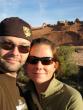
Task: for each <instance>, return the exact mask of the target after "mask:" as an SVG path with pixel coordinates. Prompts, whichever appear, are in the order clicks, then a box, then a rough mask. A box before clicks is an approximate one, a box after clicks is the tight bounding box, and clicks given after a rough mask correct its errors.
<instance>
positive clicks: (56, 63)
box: [55, 61, 59, 70]
mask: <svg viewBox="0 0 83 110" xmlns="http://www.w3.org/2000/svg"><path fill="white" fill-rule="evenodd" d="M58 68H59V62H58V61H56V62H55V69H56V70H57V69H58Z"/></svg>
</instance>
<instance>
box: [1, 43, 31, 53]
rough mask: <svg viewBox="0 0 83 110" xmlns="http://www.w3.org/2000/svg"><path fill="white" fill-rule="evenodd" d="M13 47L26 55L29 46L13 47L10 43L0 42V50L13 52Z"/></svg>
mask: <svg viewBox="0 0 83 110" xmlns="http://www.w3.org/2000/svg"><path fill="white" fill-rule="evenodd" d="M15 47H18V50H19V52H20V53H28V52H29V50H30V47H29V46H24V45H18V46H17V45H15V44H14V43H12V42H7V41H5V42H0V48H2V49H4V50H13V49H14V48H15Z"/></svg>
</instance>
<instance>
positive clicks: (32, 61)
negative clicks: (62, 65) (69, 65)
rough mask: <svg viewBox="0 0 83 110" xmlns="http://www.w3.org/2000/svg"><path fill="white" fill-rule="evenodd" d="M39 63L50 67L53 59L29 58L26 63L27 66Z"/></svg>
mask: <svg viewBox="0 0 83 110" xmlns="http://www.w3.org/2000/svg"><path fill="white" fill-rule="evenodd" d="M39 61H41V63H42V64H43V65H50V64H52V63H53V61H54V58H52V57H41V58H40V57H35V56H29V57H28V59H27V61H26V62H27V63H29V64H37V63H38V62H39Z"/></svg>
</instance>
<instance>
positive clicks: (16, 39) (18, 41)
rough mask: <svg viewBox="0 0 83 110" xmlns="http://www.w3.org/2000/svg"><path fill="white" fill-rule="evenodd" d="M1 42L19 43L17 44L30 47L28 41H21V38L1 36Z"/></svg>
mask: <svg viewBox="0 0 83 110" xmlns="http://www.w3.org/2000/svg"><path fill="white" fill-rule="evenodd" d="M1 41H8V42H13V43H15V44H16V43H19V44H29V45H30V41H29V40H26V39H23V38H18V37H15V36H3V37H0V42H1Z"/></svg>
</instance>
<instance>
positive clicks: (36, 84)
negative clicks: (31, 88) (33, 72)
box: [35, 80, 51, 94]
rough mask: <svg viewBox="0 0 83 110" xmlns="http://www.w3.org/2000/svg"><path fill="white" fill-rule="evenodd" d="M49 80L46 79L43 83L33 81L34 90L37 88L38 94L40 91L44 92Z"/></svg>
mask: <svg viewBox="0 0 83 110" xmlns="http://www.w3.org/2000/svg"><path fill="white" fill-rule="evenodd" d="M50 81H51V80H49V81H47V82H44V83H41V84H39V83H35V87H36V90H37V93H38V94H40V93H41V92H45V91H46V89H47V88H48V85H49V83H50Z"/></svg>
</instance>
